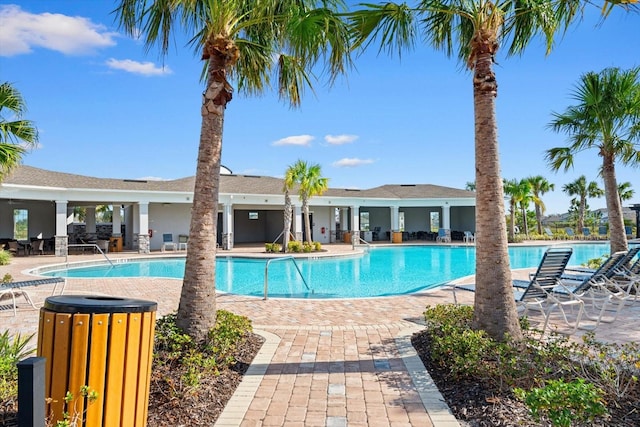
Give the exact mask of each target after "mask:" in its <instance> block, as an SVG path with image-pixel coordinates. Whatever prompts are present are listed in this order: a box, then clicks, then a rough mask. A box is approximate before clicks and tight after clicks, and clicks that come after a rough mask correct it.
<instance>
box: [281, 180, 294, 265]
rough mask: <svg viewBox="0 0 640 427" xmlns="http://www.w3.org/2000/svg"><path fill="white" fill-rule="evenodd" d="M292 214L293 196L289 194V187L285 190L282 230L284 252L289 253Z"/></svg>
mask: <svg viewBox="0 0 640 427" xmlns="http://www.w3.org/2000/svg"><path fill="white" fill-rule="evenodd" d="M292 215H293V213H292V207H291V196H290V195H289V189H286V190H285V192H284V230H283V231H282V232H283V238H282V252H284V253H287V251H288V246H289V235H290V234H291V222H292V221H291V218H292Z"/></svg>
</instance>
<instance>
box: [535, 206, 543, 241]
mask: <svg viewBox="0 0 640 427" xmlns="http://www.w3.org/2000/svg"><path fill="white" fill-rule="evenodd" d="M536 222H537V224H538V225H537V229H538V234H540V235H542V209H540V206H539V205H538V204H537V203H536Z"/></svg>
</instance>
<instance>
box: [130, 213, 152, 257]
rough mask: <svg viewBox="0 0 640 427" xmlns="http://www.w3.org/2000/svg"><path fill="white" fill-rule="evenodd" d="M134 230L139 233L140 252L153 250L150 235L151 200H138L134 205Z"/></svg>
mask: <svg viewBox="0 0 640 427" xmlns="http://www.w3.org/2000/svg"><path fill="white" fill-rule="evenodd" d="M133 212H134V214H133V232H134V234H135V233H137V235H138V253H141V254H148V253H150V252H151V238H150V236H149V202H138V204H136V205H134V206H133Z"/></svg>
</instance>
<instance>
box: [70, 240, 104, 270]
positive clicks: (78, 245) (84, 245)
mask: <svg viewBox="0 0 640 427" xmlns="http://www.w3.org/2000/svg"><path fill="white" fill-rule="evenodd" d="M68 248H96V249H97V250H98V252H100V253H101V254H102V256H103V257H104V259H106V260H107V261H108V262H109V264H111V267H113V263H112V262H111V260H110V259H109V257H108V256H107V254H105V253H104V252H102V249H100V246H98V245H96V244H95V243H72V244H69V245H67V253H66V254H65V258H64V260H65V262H67V263H68V262H69V249H68Z"/></svg>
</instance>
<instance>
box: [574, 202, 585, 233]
mask: <svg viewBox="0 0 640 427" xmlns="http://www.w3.org/2000/svg"><path fill="white" fill-rule="evenodd" d="M586 205H587V200H586V199H585V198H584V197H581V198H580V209H579V210H578V229H577V230H576V232H577V233H578V234H580V233H582V227H584V211H585V210H586Z"/></svg>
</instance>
